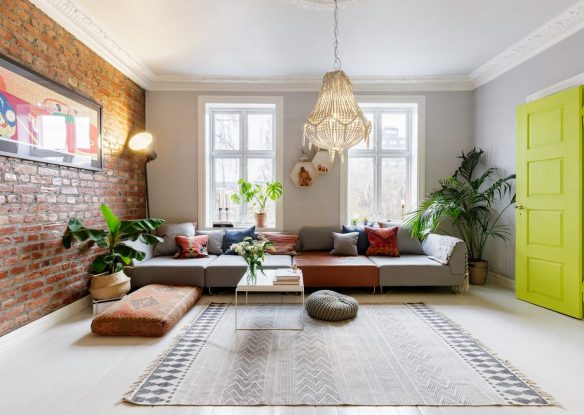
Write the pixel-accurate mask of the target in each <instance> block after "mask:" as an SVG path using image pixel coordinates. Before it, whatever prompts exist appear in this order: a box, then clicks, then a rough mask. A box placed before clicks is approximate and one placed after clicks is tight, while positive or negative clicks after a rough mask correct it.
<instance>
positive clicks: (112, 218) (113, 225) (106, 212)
mask: <svg viewBox="0 0 584 415" xmlns="http://www.w3.org/2000/svg"><path fill="white" fill-rule="evenodd" d="M100 209H101V214H102V215H103V218H104V219H105V223H106V224H107V227H108V228H109V230H110V232H111V233H116V232H117V231H118V227H119V226H120V220H119V219H118V217H117V216H116V215H114V213H113V212H112V211H111V210H110V208H109V207H107V205H101V207H100Z"/></svg>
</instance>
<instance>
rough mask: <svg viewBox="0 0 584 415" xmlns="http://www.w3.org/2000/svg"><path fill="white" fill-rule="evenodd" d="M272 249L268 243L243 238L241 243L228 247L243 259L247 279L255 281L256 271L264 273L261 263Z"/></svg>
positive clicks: (262, 240)
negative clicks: (246, 270) (246, 269)
mask: <svg viewBox="0 0 584 415" xmlns="http://www.w3.org/2000/svg"><path fill="white" fill-rule="evenodd" d="M271 247H272V243H271V242H270V241H266V240H264V239H253V238H250V237H249V236H248V237H245V238H243V241H241V242H238V243H236V244H232V245H231V246H230V248H231V250H232V251H233V252H235V253H236V254H237V255H239V256H240V257H242V258H243V260H244V261H245V262H246V264H247V268H248V278H250V279H255V278H256V276H257V271H258V270H260V271H261V272H262V273H263V272H264V267H263V261H264V259H265V258H266V253H267V252H268V251H269V250H270V248H271Z"/></svg>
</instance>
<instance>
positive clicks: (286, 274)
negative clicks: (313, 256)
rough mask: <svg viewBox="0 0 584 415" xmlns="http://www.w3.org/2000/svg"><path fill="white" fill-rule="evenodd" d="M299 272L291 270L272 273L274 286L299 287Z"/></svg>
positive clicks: (278, 270) (283, 269)
mask: <svg viewBox="0 0 584 415" xmlns="http://www.w3.org/2000/svg"><path fill="white" fill-rule="evenodd" d="M299 284H300V271H298V270H294V269H292V268H282V269H277V270H276V272H275V273H274V285H299Z"/></svg>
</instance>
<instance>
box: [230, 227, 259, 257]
mask: <svg viewBox="0 0 584 415" xmlns="http://www.w3.org/2000/svg"><path fill="white" fill-rule="evenodd" d="M244 238H255V225H254V226H250V227H249V228H247V229H226V230H225V234H224V235H223V252H224V253H225V255H237V254H236V253H235V252H233V251H232V250H231V245H233V244H237V243H239V242H241V241H243V239H244Z"/></svg>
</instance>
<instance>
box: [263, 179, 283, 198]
mask: <svg viewBox="0 0 584 415" xmlns="http://www.w3.org/2000/svg"><path fill="white" fill-rule="evenodd" d="M283 193H284V188H283V187H282V183H280V182H278V181H275V182H272V183H267V184H266V194H267V195H268V197H269V198H270V199H272V200H274V201H276V200H278V199H279V198H281V197H282V194H283Z"/></svg>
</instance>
